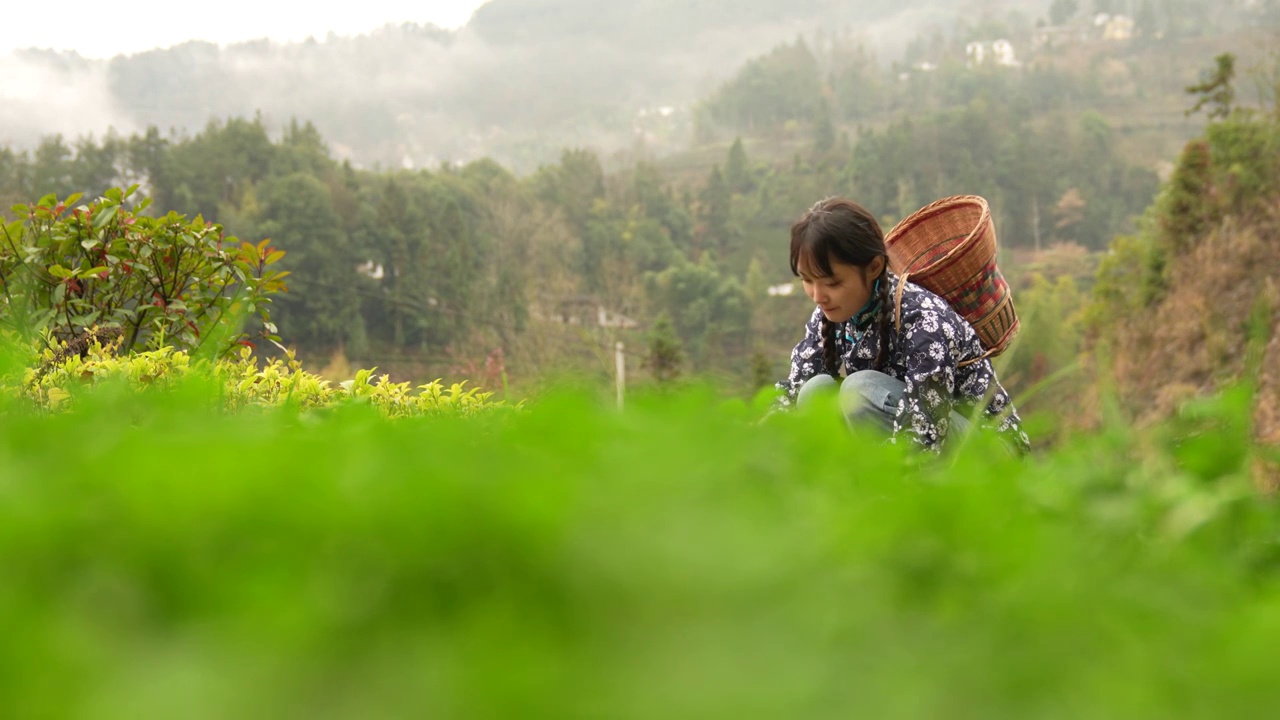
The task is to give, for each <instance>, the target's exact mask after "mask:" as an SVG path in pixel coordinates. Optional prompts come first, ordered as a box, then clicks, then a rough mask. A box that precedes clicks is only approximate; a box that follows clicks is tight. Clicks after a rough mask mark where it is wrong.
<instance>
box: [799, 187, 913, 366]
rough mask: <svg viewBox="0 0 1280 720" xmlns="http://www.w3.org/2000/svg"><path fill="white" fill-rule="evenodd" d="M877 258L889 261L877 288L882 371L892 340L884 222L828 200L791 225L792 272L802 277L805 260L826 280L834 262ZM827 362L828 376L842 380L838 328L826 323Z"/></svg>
mask: <svg viewBox="0 0 1280 720" xmlns="http://www.w3.org/2000/svg"><path fill="white" fill-rule="evenodd" d="M878 257H883V258H884V259H885V270H884V273H883V274H882V275H881V278H880V281H879V282H878V283H876V285H875V287H876V293H877V295H876V298H875V299H876V302H878V303H879V305H880V309H879V312H878V313H877V314H876V319H875V325H876V328H877V336H878V337H879V347H878V348H877V349H876V360H875V368H876V369H879V368H880V367H881V361H882V360H883V359H884V356H885V347H886V346H887V343H888V339H889V305H890V303H889V282H888V280H887V279H885V275H887V274H888V270H889V254H888V251H887V250H886V248H885V244H884V232H883V231H882V230H881V229H880V223H878V222H876V218H875V216H874V215H872V214H871V213H870V212H869V211H868V210H867V209H866V208H864V207H862V206H861V205H859V204H858V203H856V202H854V201H852V200H847V199H845V198H828V199H826V200H822V201H820V202H818V203H816V204H815V205H814V206H813V207H812V208H809V212H807V213H805V214H804V216H803V217H801V218H800V219H799V220H798V221H796V224H795V225H792V226H791V272H792V273H794V274H796V275H799V274H800V261H801V260H802V259H803V260H804V261H805V264H806V265H808V266H809V267H810V268H813V269H814V270H815V271H817V272H819V273H821V276H823V277H825V276H829V275H831V274H832V268H831V264H832V262H839V263H843V264H846V265H856V266H857V267H862V268H865V267H867V266H868V265H870V264H871V262H872V261H873V260H875V259H876V258H878ZM822 362H823V364H824V366H825V368H826V371H827V372H828V373H830V374H831V375H833V376H835V377H839V376H840V368H839V367H838V365H839V357H838V354H837V352H836V324H835V323H833V322H831V321H830V320H827V318H826V316H823V318H822Z"/></svg>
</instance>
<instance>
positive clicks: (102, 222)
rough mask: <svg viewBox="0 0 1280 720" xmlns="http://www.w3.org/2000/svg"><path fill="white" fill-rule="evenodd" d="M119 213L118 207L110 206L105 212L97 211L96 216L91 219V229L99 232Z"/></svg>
mask: <svg viewBox="0 0 1280 720" xmlns="http://www.w3.org/2000/svg"><path fill="white" fill-rule="evenodd" d="M119 212H120V206H119V205H111V206H110V207H108V208H106V209H105V210H100V211H98V214H97V216H96V217H94V218H93V229H94V230H101V229H102V228H104V227H106V226H107V224H108V223H110V222H111V221H112V220H114V219H115V217H116V214H117V213H119Z"/></svg>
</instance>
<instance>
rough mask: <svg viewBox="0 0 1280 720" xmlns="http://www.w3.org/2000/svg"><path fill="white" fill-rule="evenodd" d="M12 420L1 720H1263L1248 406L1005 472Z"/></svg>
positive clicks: (626, 418) (133, 410)
mask: <svg viewBox="0 0 1280 720" xmlns="http://www.w3.org/2000/svg"><path fill="white" fill-rule="evenodd" d="M7 402H9V404H8V405H7V406H4V407H3V409H0V427H3V432H2V433H0V578H2V581H0V638H3V641H0V705H2V706H3V707H4V708H5V710H4V715H5V716H7V717H36V716H39V717H95V718H103V717H105V718H114V717H120V718H126V717H127V718H138V717H184V718H202V717H211V718H212V717H272V718H280V717H308V718H311V717H336V718H376V717H435V718H439V717H458V718H499V717H502V718H505V717H548V718H575V717H581V718H599V717H618V718H642V717H643V718H650V717H652V718H708V717H726V718H727V717H733V718H742V717H786V718H795V717H805V718H813V717H833V718H834V717H840V718H847V717H875V718H895V717H947V718H965V717H973V718H990V717H1016V718H1028V717H1036V718H1058V717H1061V718H1079V717H1091V718H1106V717H1123V718H1168V717H1215V718H1217V717H1230V716H1248V717H1267V716H1270V715H1272V714H1274V713H1276V712H1277V711H1280V685H1277V684H1276V682H1275V679H1274V668H1273V662H1272V661H1273V660H1274V658H1275V652H1276V650H1275V648H1277V647H1280V584H1278V583H1277V579H1278V577H1280V575H1278V573H1280V545H1277V542H1276V540H1277V531H1278V530H1280V509H1278V508H1277V507H1276V506H1275V503H1274V502H1272V501H1270V500H1267V499H1265V498H1263V497H1261V496H1259V494H1258V493H1257V492H1256V491H1255V490H1254V489H1253V487H1252V485H1251V482H1250V480H1249V477H1248V475H1249V468H1250V466H1251V465H1252V463H1253V462H1254V461H1256V460H1258V459H1259V452H1260V451H1259V450H1257V449H1255V448H1253V447H1251V446H1250V444H1249V441H1248V439H1247V438H1248V423H1247V420H1246V418H1247V416H1248V412H1247V409H1248V402H1249V398H1248V395H1247V392H1245V391H1244V390H1236V391H1232V392H1229V393H1227V394H1226V395H1224V396H1223V397H1222V398H1220V399H1218V400H1215V401H1212V402H1205V403H1202V404H1200V405H1198V406H1192V407H1190V408H1188V410H1187V411H1186V412H1185V413H1184V415H1183V417H1181V418H1179V419H1178V420H1177V421H1175V422H1174V423H1172V424H1170V425H1167V426H1165V427H1162V428H1158V429H1156V430H1153V431H1150V432H1143V433H1137V432H1133V431H1130V430H1127V429H1125V427H1124V425H1122V424H1116V425H1115V426H1114V427H1113V428H1111V429H1110V430H1107V431H1105V432H1103V433H1100V434H1098V435H1096V436H1092V437H1089V438H1082V439H1078V440H1076V441H1074V442H1068V443H1067V444H1066V445H1065V446H1064V447H1062V448H1061V449H1059V450H1056V451H1054V452H1053V453H1052V454H1047V455H1042V456H1038V457H1035V458H1033V459H1031V460H1029V461H1027V462H1025V463H1020V462H1018V461H1016V460H1014V459H1012V458H1010V457H1008V456H1007V455H1006V454H1005V453H1004V452H1003V451H1001V450H999V449H998V448H997V447H995V446H993V445H986V444H984V443H983V442H982V441H981V440H980V439H979V440H977V441H975V442H972V443H970V444H969V445H968V446H966V447H965V448H963V449H962V451H961V452H960V453H958V454H957V455H955V456H952V457H948V458H944V459H941V460H922V459H920V458H908V457H905V456H904V455H903V454H902V453H901V452H900V451H899V450H898V449H896V448H893V447H889V446H885V445H883V444H881V443H878V442H875V441H873V440H871V439H870V438H865V437H853V436H850V435H849V434H848V433H847V431H845V430H844V428H843V427H842V426H840V425H838V424H837V423H838V421H837V420H835V419H834V417H833V416H834V413H831V414H824V415H815V416H783V417H776V416H775V417H773V418H770V419H769V420H768V421H766V422H765V423H763V424H761V423H759V422H757V420H756V418H757V417H758V412H757V411H756V410H754V409H753V408H750V407H748V406H746V405H742V404H737V403H724V402H722V401H718V400H715V399H714V398H713V395H712V394H711V393H703V392H699V391H696V390H691V391H688V392H685V393H683V394H680V395H667V396H655V397H650V398H638V399H633V400H632V402H631V403H630V404H629V406H628V408H627V411H626V412H624V413H619V412H617V411H616V410H614V409H612V408H610V407H608V406H606V405H603V404H601V403H599V402H598V401H596V400H595V399H593V398H592V397H590V396H589V395H583V394H575V393H573V392H571V391H565V392H563V393H559V394H553V395H551V396H549V397H548V398H545V399H543V400H541V401H539V402H535V403H531V404H529V405H528V406H526V407H524V408H522V409H518V410H513V409H505V410H502V411H495V412H488V413H479V414H476V415H473V416H470V417H461V416H447V415H446V416H440V417H433V418H426V419H417V420H414V419H407V420H388V419H387V418H386V417H385V416H384V414H383V413H381V412H379V411H378V410H377V408H376V407H374V406H372V405H362V404H359V403H356V404H350V403H348V404H345V405H342V406H340V407H338V408H336V409H333V410H328V411H305V412H304V411H301V410H298V409H296V408H293V409H290V408H288V407H286V408H267V409H261V410H245V411H242V412H239V413H228V412H226V411H224V410H221V409H219V408H221V407H223V406H222V404H221V403H220V402H219V401H218V400H217V399H211V398H210V397H209V396H208V391H207V390H206V389H204V388H202V387H201V386H199V385H198V384H192V383H186V384H181V385H179V386H178V387H177V388H175V389H170V390H168V391H165V392H163V393H151V394H148V393H143V394H139V393H137V392H135V391H132V390H126V389H124V388H122V387H118V386H113V385H111V384H107V385H104V386H101V387H99V388H97V389H96V390H95V391H93V392H92V393H90V394H88V395H86V396H83V397H79V398H77V401H76V403H75V404H74V407H73V408H72V409H70V410H68V411H65V412H53V413H48V412H43V411H41V412H36V411H33V410H29V409H25V408H24V407H23V406H21V405H16V404H13V401H7Z"/></svg>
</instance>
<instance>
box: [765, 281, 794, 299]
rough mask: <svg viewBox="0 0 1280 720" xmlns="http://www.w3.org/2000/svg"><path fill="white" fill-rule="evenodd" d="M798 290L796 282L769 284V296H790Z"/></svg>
mask: <svg viewBox="0 0 1280 720" xmlns="http://www.w3.org/2000/svg"><path fill="white" fill-rule="evenodd" d="M795 292H796V284H795V283H784V284H782V285H771V286H769V297H790V296H792V295H794V294H795Z"/></svg>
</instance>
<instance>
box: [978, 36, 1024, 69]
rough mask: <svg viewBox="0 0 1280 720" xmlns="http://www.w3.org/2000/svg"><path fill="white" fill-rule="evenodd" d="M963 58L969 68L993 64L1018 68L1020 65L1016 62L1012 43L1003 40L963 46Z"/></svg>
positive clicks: (1016, 58)
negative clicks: (966, 60)
mask: <svg viewBox="0 0 1280 720" xmlns="http://www.w3.org/2000/svg"><path fill="white" fill-rule="evenodd" d="M965 56H966V58H967V59H968V62H969V67H979V66H981V65H985V64H987V63H994V64H996V65H998V66H1000V67H1018V66H1019V65H1021V64H1022V63H1020V62H1018V57H1017V54H1016V53H1015V52H1014V50H1013V43H1011V42H1009V41H1008V40H1005V39H1004V38H1001V39H999V40H995V41H993V42H989V43H987V42H971V43H969V44H968V45H966V46H965Z"/></svg>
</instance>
